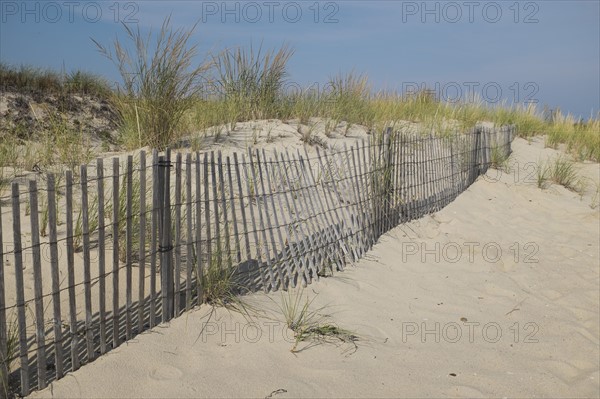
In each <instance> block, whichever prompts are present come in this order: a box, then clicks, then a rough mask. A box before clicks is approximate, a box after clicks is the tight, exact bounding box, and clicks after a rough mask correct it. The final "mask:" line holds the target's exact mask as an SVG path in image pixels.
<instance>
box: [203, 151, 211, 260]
mask: <svg viewBox="0 0 600 399" xmlns="http://www.w3.org/2000/svg"><path fill="white" fill-rule="evenodd" d="M203 172H204V224H205V226H206V267H207V271H208V270H210V267H211V266H212V265H213V258H212V245H213V244H212V235H211V226H210V183H209V181H208V154H207V153H204V170H203Z"/></svg>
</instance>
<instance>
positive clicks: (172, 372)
mask: <svg viewBox="0 0 600 399" xmlns="http://www.w3.org/2000/svg"><path fill="white" fill-rule="evenodd" d="M182 375H183V372H182V371H181V370H179V369H178V368H176V367H173V366H169V365H160V366H157V367H154V368H152V370H150V378H151V379H153V380H156V381H169V380H177V379H179V378H181V376H182Z"/></svg>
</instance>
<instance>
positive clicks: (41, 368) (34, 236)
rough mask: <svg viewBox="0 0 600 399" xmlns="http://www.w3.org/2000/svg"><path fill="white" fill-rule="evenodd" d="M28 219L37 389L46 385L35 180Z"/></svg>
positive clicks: (32, 183)
mask: <svg viewBox="0 0 600 399" xmlns="http://www.w3.org/2000/svg"><path fill="white" fill-rule="evenodd" d="M29 210H30V213H29V216H30V217H29V220H30V223H31V226H30V227H31V249H32V252H33V291H34V298H35V338H36V339H35V341H36V345H37V348H36V349H37V359H36V360H37V377H38V389H44V388H45V387H46V331H45V327H44V300H43V290H42V256H41V250H40V222H39V207H38V190H37V182H36V181H35V180H29Z"/></svg>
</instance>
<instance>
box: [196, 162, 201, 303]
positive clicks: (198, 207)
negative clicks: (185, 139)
mask: <svg viewBox="0 0 600 399" xmlns="http://www.w3.org/2000/svg"><path fill="white" fill-rule="evenodd" d="M200 192H201V186H200V153H199V152H196V295H197V296H198V298H197V304H198V305H201V304H202V295H203V294H202V273H203V270H202V198H201V195H200Z"/></svg>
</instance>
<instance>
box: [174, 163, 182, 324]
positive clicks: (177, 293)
mask: <svg viewBox="0 0 600 399" xmlns="http://www.w3.org/2000/svg"><path fill="white" fill-rule="evenodd" d="M181 174H182V157H181V153H180V152H179V153H177V156H176V157H175V244H174V249H175V251H174V252H175V273H174V276H173V282H174V291H173V295H174V298H173V309H174V316H175V317H177V316H179V314H180V313H181V201H182V199H181V178H182V175H181Z"/></svg>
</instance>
